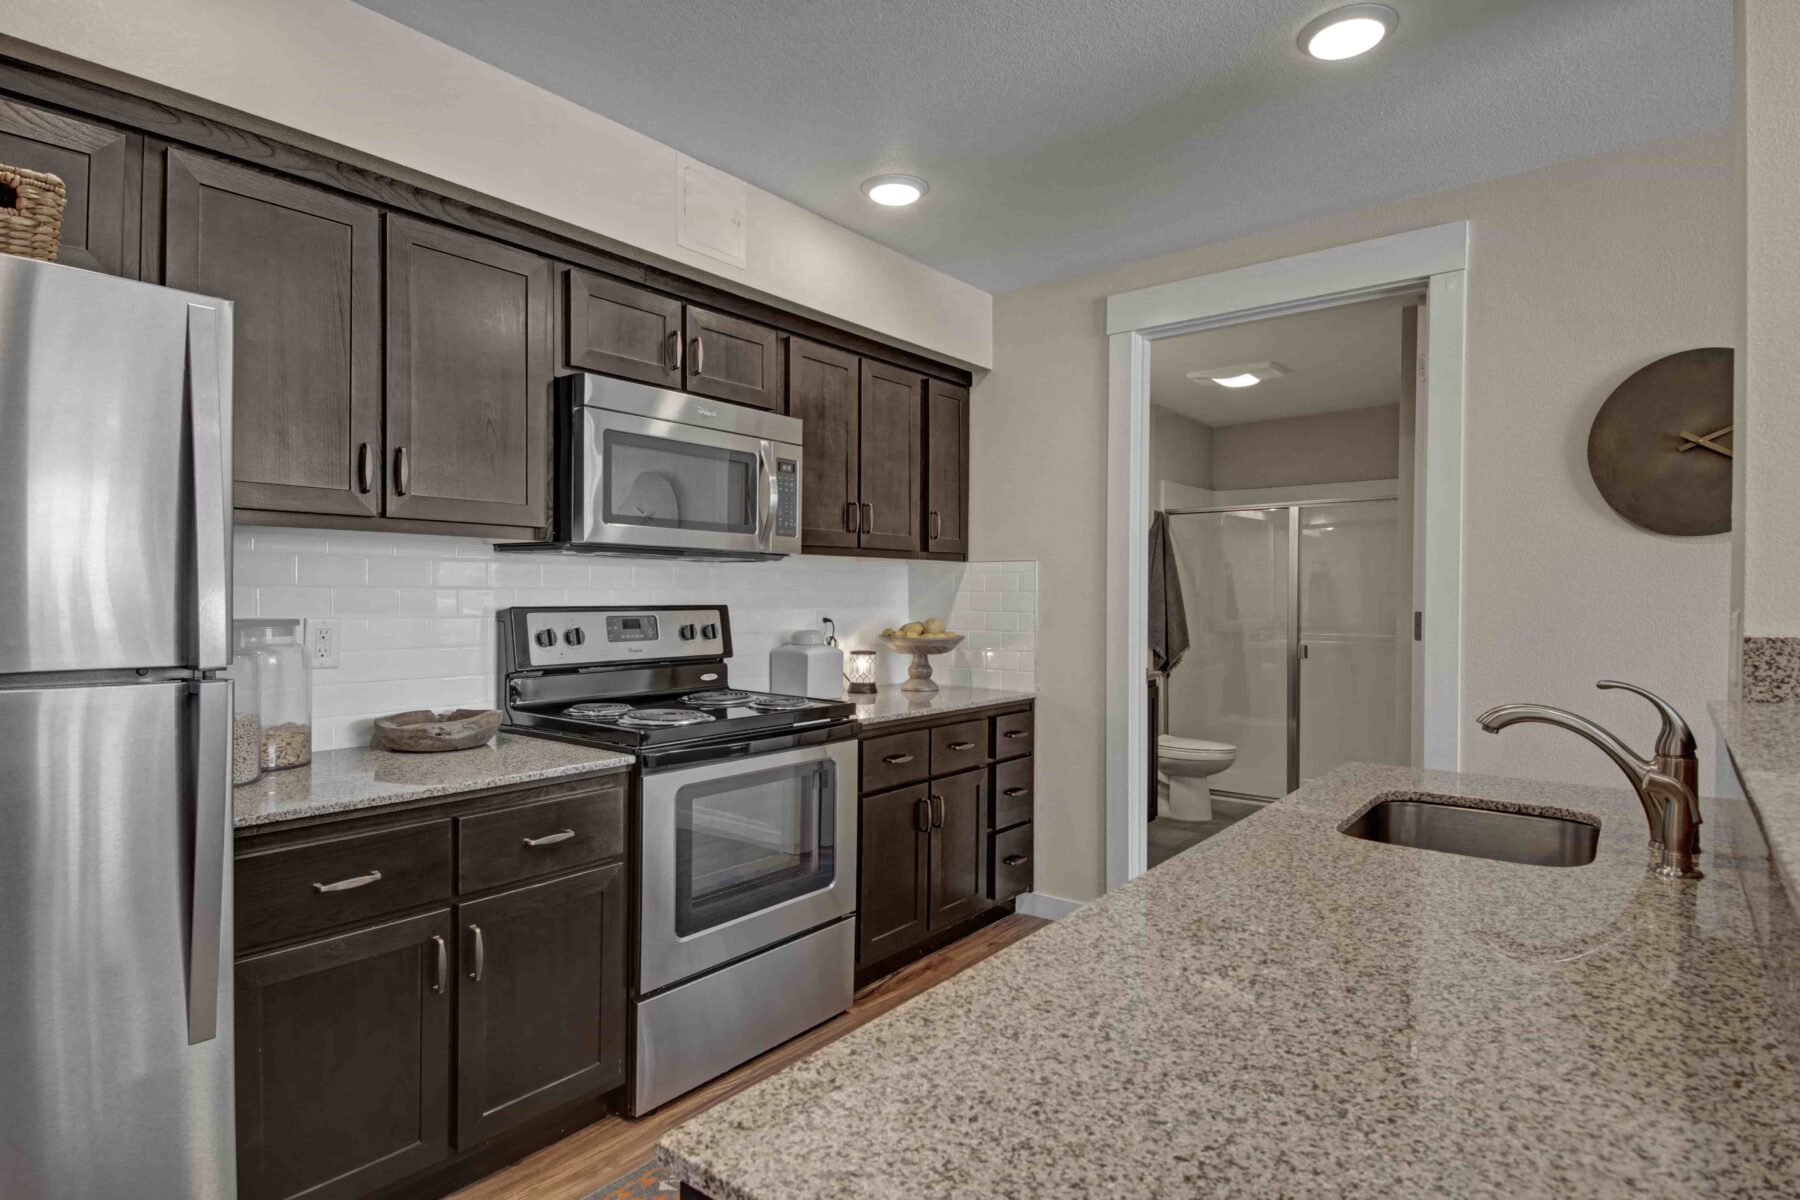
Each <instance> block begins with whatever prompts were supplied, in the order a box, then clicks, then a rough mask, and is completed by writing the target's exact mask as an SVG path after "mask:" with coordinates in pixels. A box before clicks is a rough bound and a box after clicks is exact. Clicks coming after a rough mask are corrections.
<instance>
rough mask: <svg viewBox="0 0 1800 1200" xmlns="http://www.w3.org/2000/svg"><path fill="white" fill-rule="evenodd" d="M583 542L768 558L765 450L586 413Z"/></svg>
mask: <svg viewBox="0 0 1800 1200" xmlns="http://www.w3.org/2000/svg"><path fill="white" fill-rule="evenodd" d="M580 421H581V439H580V443H579V444H580V452H581V454H582V456H583V467H584V470H583V472H582V484H583V487H582V495H581V496H580V497H579V500H578V504H579V507H578V509H577V512H576V528H575V529H574V531H573V532H574V535H575V537H574V540H576V541H580V542H585V543H588V544H590V545H597V546H616V547H619V548H621V549H631V548H642V549H646V550H665V551H667V550H674V551H684V552H688V553H693V554H708V553H715V554H717V553H724V554H764V553H768V549H767V546H768V542H767V531H768V529H769V521H770V520H771V519H772V518H771V517H770V514H769V501H768V486H767V482H766V475H767V468H766V464H767V462H768V453H767V452H766V451H765V449H764V446H765V443H764V442H763V441H762V440H761V439H759V438H754V437H749V436H746V435H744V434H738V433H729V432H723V431H720V430H714V429H703V428H700V427H698V426H694V425H684V424H680V423H678V422H674V421H664V420H660V419H657V418H654V417H641V416H637V415H636V414H632V413H621V412H614V411H611V410H608V409H600V408H583V409H582V410H581V414H580Z"/></svg>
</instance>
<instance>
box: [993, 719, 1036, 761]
mask: <svg viewBox="0 0 1800 1200" xmlns="http://www.w3.org/2000/svg"><path fill="white" fill-rule="evenodd" d="M1032 725H1033V721H1032V714H1031V713H1029V712H1021V713H1008V714H1006V715H1005V716H1004V717H995V718H994V757H995V758H1001V759H1005V758H1018V757H1019V756H1020V755H1022V754H1030V753H1031V743H1032V733H1033V730H1032Z"/></svg>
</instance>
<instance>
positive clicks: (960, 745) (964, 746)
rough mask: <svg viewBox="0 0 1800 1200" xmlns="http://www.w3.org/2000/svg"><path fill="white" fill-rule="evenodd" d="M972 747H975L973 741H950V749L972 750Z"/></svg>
mask: <svg viewBox="0 0 1800 1200" xmlns="http://www.w3.org/2000/svg"><path fill="white" fill-rule="evenodd" d="M974 748H975V743H974V742H951V743H950V749H952V750H973V749H974Z"/></svg>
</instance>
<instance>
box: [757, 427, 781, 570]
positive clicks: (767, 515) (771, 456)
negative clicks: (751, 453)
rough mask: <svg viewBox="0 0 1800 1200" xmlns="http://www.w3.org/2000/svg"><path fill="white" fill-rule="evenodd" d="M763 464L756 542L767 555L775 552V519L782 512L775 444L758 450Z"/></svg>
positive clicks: (761, 446)
mask: <svg viewBox="0 0 1800 1200" xmlns="http://www.w3.org/2000/svg"><path fill="white" fill-rule="evenodd" d="M757 457H758V460H759V461H760V463H761V468H760V469H761V472H762V487H761V488H760V489H759V491H760V492H761V495H759V496H758V497H757V498H756V504H757V512H756V530H757V534H756V540H757V543H758V544H759V545H760V546H761V547H762V548H763V550H764V551H765V552H767V553H773V552H774V550H775V518H776V515H777V514H778V513H779V512H780V510H781V491H780V484H779V483H778V482H777V479H776V473H775V444H774V443H773V442H763V443H761V444H760V445H759V447H758V449H757Z"/></svg>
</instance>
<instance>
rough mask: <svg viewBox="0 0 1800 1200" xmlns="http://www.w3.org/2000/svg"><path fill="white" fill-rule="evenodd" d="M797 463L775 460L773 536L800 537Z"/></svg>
mask: <svg viewBox="0 0 1800 1200" xmlns="http://www.w3.org/2000/svg"><path fill="white" fill-rule="evenodd" d="M799 465H800V464H799V463H796V462H795V461H794V460H793V459H791V458H780V459H776V460H775V497H776V504H775V536H776V537H799V536H800V475H799V470H798V468H799Z"/></svg>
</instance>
